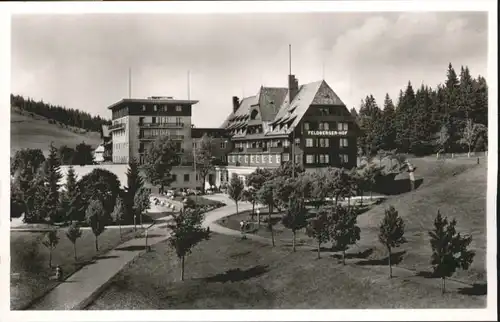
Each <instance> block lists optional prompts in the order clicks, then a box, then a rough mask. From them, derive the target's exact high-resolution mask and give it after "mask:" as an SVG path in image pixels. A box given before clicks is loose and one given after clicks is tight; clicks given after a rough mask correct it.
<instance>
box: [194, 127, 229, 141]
mask: <svg viewBox="0 0 500 322" xmlns="http://www.w3.org/2000/svg"><path fill="white" fill-rule="evenodd" d="M204 134H207V135H208V136H212V137H228V134H227V131H226V129H221V128H198V127H194V128H191V137H192V138H193V139H199V138H201V137H203V135H204Z"/></svg>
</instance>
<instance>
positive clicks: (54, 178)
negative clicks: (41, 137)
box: [42, 143, 62, 223]
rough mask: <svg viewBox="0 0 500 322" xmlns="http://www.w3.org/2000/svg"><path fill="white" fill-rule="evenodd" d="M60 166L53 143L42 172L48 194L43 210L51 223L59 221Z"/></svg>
mask: <svg viewBox="0 0 500 322" xmlns="http://www.w3.org/2000/svg"><path fill="white" fill-rule="evenodd" d="M60 165H61V164H60V162H59V157H58V155H57V149H56V148H55V147H54V145H53V144H52V143H51V144H50V150H49V157H48V158H47V160H46V161H45V163H44V165H43V170H42V171H43V175H44V185H45V190H46V192H47V195H46V198H45V202H44V203H43V206H42V208H43V211H44V212H45V214H46V218H48V220H49V221H50V222H51V223H53V222H54V221H55V220H56V219H58V218H57V217H58V215H59V213H60V208H59V207H60V206H59V204H60V199H59V181H60V180H61V178H62V175H61V173H60V169H61V167H60Z"/></svg>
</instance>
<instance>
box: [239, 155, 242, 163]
mask: <svg viewBox="0 0 500 322" xmlns="http://www.w3.org/2000/svg"><path fill="white" fill-rule="evenodd" d="M241 161H243V156H242V155H241V154H240V155H238V162H239V163H241Z"/></svg>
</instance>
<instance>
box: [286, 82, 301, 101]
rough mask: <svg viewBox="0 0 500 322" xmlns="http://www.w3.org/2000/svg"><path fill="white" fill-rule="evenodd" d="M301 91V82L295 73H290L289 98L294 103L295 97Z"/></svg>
mask: <svg viewBox="0 0 500 322" xmlns="http://www.w3.org/2000/svg"><path fill="white" fill-rule="evenodd" d="M298 92H299V82H298V80H297V79H296V78H295V75H288V99H289V102H290V103H292V101H293V99H294V98H295V96H296V95H297V93H298Z"/></svg>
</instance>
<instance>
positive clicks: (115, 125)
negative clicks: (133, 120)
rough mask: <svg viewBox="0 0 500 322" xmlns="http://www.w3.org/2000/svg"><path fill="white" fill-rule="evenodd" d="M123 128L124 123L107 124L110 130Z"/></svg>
mask: <svg viewBox="0 0 500 322" xmlns="http://www.w3.org/2000/svg"><path fill="white" fill-rule="evenodd" d="M124 128H125V123H116V124H112V125H110V126H109V130H110V131H116V130H120V129H124Z"/></svg>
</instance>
